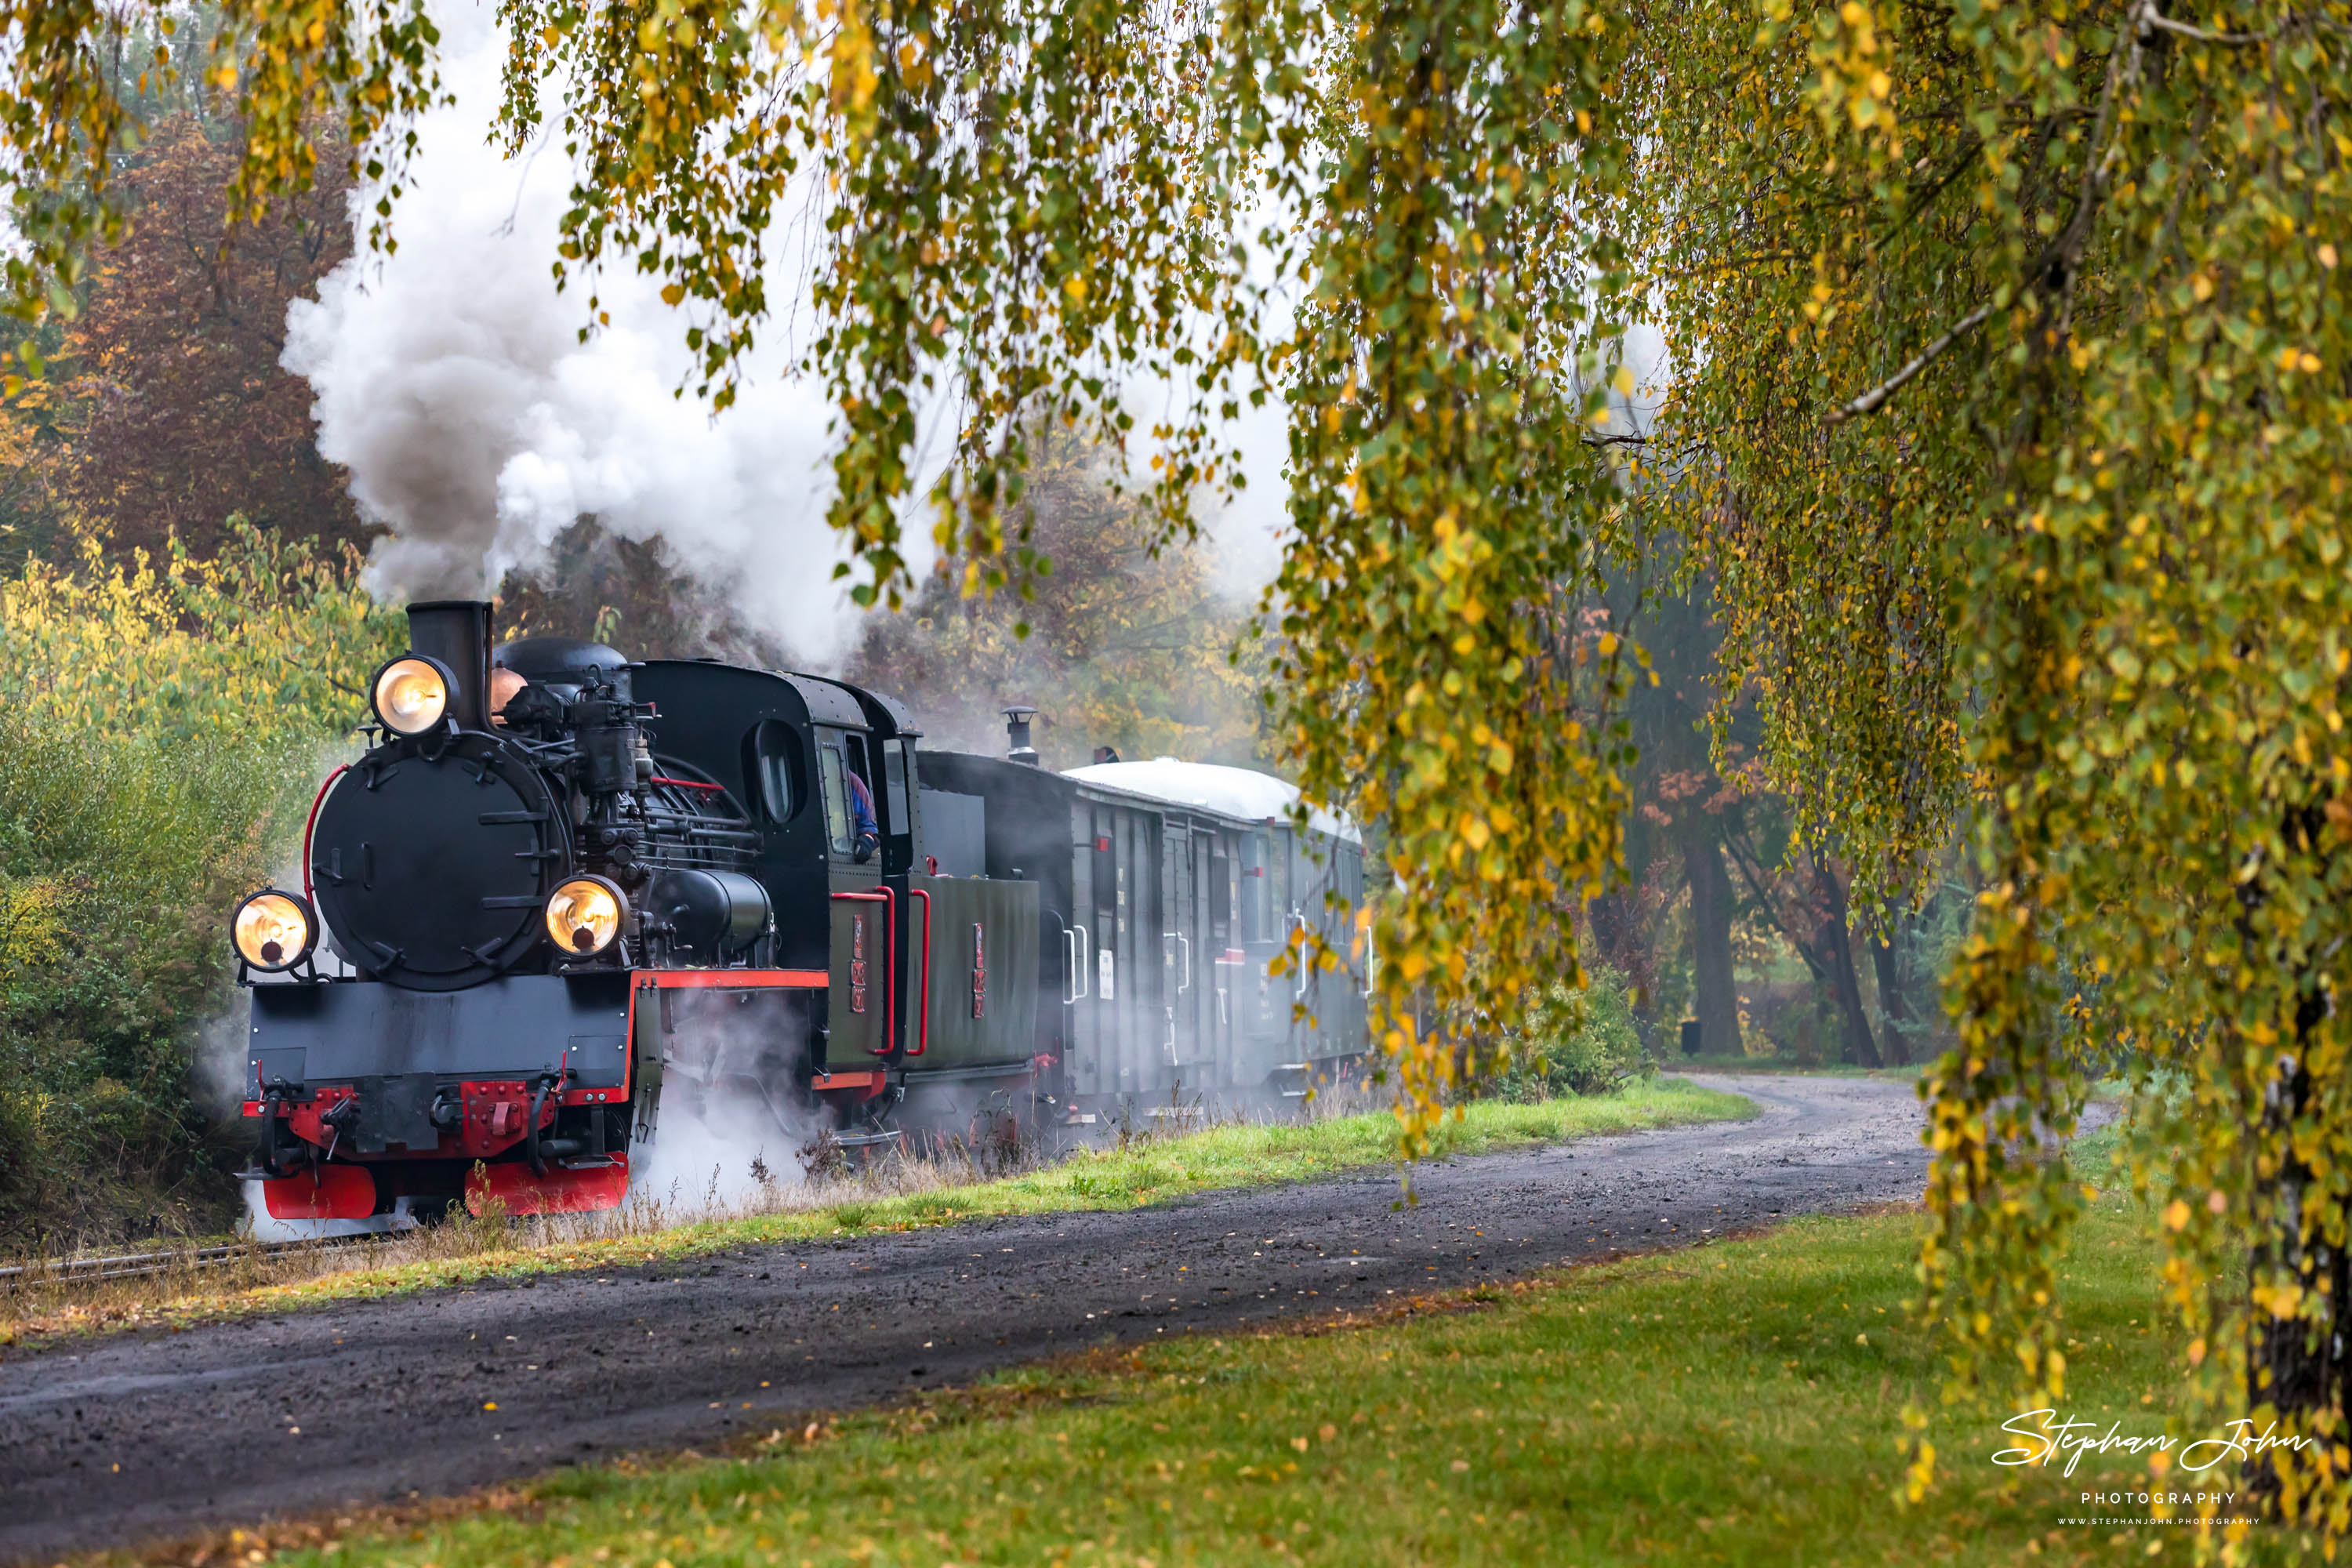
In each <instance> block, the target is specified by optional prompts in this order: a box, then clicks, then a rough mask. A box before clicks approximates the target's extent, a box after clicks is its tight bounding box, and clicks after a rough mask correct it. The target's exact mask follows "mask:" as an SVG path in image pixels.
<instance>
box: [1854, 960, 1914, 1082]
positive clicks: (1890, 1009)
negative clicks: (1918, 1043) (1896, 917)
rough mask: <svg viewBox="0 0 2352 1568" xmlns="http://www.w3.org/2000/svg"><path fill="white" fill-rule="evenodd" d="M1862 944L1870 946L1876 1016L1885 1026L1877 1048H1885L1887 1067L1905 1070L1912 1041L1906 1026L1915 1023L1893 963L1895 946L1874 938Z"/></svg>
mask: <svg viewBox="0 0 2352 1568" xmlns="http://www.w3.org/2000/svg"><path fill="white" fill-rule="evenodd" d="M1897 929H1898V930H1899V929H1900V927H1899V926H1898V927H1897ZM1864 941H1866V942H1869V943H1870V964H1871V967H1872V968H1873V969H1874V970H1875V971H1876V972H1877V974H1878V1012H1879V1016H1881V1017H1882V1018H1884V1019H1885V1023H1886V1032H1885V1035H1884V1036H1883V1037H1881V1039H1880V1040H1879V1044H1880V1045H1881V1046H1882V1047H1885V1051H1886V1059H1887V1061H1888V1062H1889V1063H1891V1064H1893V1065H1894V1066H1896V1067H1903V1066H1906V1065H1908V1064H1909V1062H1910V1060H1911V1040H1910V1035H1909V1031H1908V1029H1907V1027H1906V1026H1908V1025H1910V1024H1911V1023H1912V1022H1913V1021H1914V1019H1913V1016H1912V1011H1911V998H1910V996H1909V995H1908V994H1906V992H1905V991H1904V989H1903V977H1902V974H1901V973H1899V970H1900V967H1901V966H1900V965H1898V964H1897V963H1895V944H1894V942H1890V941H1888V940H1887V939H1886V938H1885V937H1884V936H1880V935H1876V934H1873V935H1871V936H1868V937H1865V938H1864Z"/></svg>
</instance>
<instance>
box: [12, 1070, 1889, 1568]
mask: <svg viewBox="0 0 2352 1568" xmlns="http://www.w3.org/2000/svg"><path fill="white" fill-rule="evenodd" d="M1702 1081H1705V1082H1708V1083H1710V1084H1712V1085H1714V1086H1715V1087H1717V1088H1724V1089H1736V1090H1738V1092H1741V1093H1744V1094H1747V1095H1748V1096H1749V1097H1750V1098H1751V1099H1753V1100H1755V1101H1756V1102H1757V1103H1758V1104H1759V1106H1761V1107H1763V1109H1764V1114H1763V1116H1762V1117H1761V1118H1760V1119H1759V1120H1757V1121H1748V1122H1739V1123H1729V1124H1723V1125H1717V1126H1709V1127H1694V1128H1684V1129H1677V1130H1675V1131H1664V1132H1645V1133H1636V1134H1632V1135H1629V1136H1625V1137H1618V1138H1605V1139H1592V1140H1588V1141H1585V1142H1578V1143H1574V1144H1570V1145H1566V1146H1563V1147H1559V1148H1554V1149H1548V1150H1543V1151H1539V1152H1532V1153H1518V1154H1493V1155H1485V1156H1480V1157H1476V1158H1471V1159H1463V1160H1456V1161H1453V1162H1450V1163H1444V1164H1439V1165H1435V1166H1432V1167H1429V1168H1426V1169H1424V1170H1423V1171H1422V1172H1421V1173H1419V1175H1418V1177H1417V1182H1416V1184H1417V1186H1418V1188H1419V1191H1420V1194H1421V1203H1420V1205H1419V1206H1418V1207H1415V1208H1412V1209H1399V1208H1395V1207H1392V1206H1391V1205H1392V1204H1393V1202H1394V1199H1395V1197H1396V1195H1397V1184H1396V1179H1395V1177H1394V1176H1393V1175H1392V1174H1391V1173H1388V1172H1385V1171H1378V1172H1367V1173H1364V1174H1362V1175H1360V1176H1357V1177H1352V1178H1347V1179H1341V1180H1335V1181H1328V1182H1318V1183H1312V1184H1304V1185H1297V1186H1287V1187H1275V1188H1260V1189H1257V1190H1255V1191H1243V1192H1232V1193H1220V1194H1209V1195H1207V1196H1204V1197H1202V1198H1200V1199H1197V1200H1194V1201H1191V1202H1187V1203H1184V1204H1181V1205H1170V1206H1165V1207H1155V1208H1150V1209H1143V1210H1135V1211H1129V1212H1125V1213H1117V1214H1068V1215H1035V1216H1031V1217H1025V1218H1019V1219H1003V1220H994V1221H988V1222H984V1223H978V1224H973V1225H969V1226H948V1227H943V1228H939V1229H932V1230H923V1231H917V1232H911V1233H906V1234H898V1235H891V1236H884V1237H869V1238H860V1239H858V1240H855V1241H844V1242H840V1243H835V1244H822V1245H809V1244H800V1245H794V1246H789V1247H759V1248H743V1249H739V1250H737V1251H734V1252H730V1253H725V1254H720V1255H716V1256H712V1257H709V1258H697V1259H692V1260H677V1261H674V1262H671V1263H668V1264H663V1265H655V1266H651V1267H647V1268H641V1269H623V1270H617V1271H612V1272H607V1273H603V1274H572V1275H554V1276H543V1277H541V1278H540V1279H537V1280H535V1281H532V1282H529V1283H521V1284H517V1285H513V1286H504V1285H499V1286H490V1287H486V1288H482V1289H462V1290H443V1291H436V1292H432V1293H428V1294H425V1295H422V1296H415V1297H407V1298H402V1299H397V1300H385V1301H374V1302H352V1303H335V1304H329V1305H325V1306H321V1307H319V1308H315V1309H311V1310H303V1311H300V1312H296V1313H290V1314H289V1315H287V1316H284V1317H280V1318H274V1319H248V1320H246V1321H241V1322H232V1323H223V1324H217V1325H213V1326H208V1327H205V1328H200V1329H194V1330H191V1331H187V1332H184V1333H180V1334H163V1335H142V1336H137V1337H132V1336H123V1337H121V1338H116V1339H112V1340H107V1341H100V1342H92V1343H90V1344H89V1345H88V1346H87V1347H86V1348H82V1349H79V1350H58V1351H49V1352H42V1353H37V1354H31V1355H20V1356H18V1357H16V1358H15V1359H12V1360H9V1361H7V1362H5V1363H0V1560H15V1559H31V1558H35V1557H42V1558H51V1557H54V1556H55V1555H57V1554H58V1553H60V1552H67V1551H70V1550H77V1549H81V1548H88V1547H96V1546H107V1545H114V1544H120V1543H124V1542H133V1541H137V1540H140V1539H142V1538H148V1537H153V1536H157V1535H163V1534H169V1533H173V1532H175V1531H182V1530H185V1529H188V1528H190V1527H193V1526H195V1525H198V1524H204V1523H213V1522H228V1521H236V1522H252V1521H257V1520H258V1519H261V1518H263V1517H265V1516H268V1515H269V1514H272V1513H289V1512H296V1511H303V1510H313V1509H319V1508H325V1507H330V1506H332V1505H334V1504H337V1503H340V1502H344V1501H359V1500H381V1499H387V1498H391V1499H397V1498H403V1497H407V1496H411V1495H415V1494H419V1493H426V1494H429V1493H441V1492H452V1491H459V1490H463V1489H467V1488H469V1487H474V1486H478V1485H480V1484H482V1483H484V1482H488V1481H492V1480H499V1479H507V1478H511V1477H515V1476H519V1475H524V1474H528V1473H530V1472H534V1471H541V1470H546V1469H550V1468H555V1467H558V1466H562V1465H567V1464H573V1463H579V1462H583V1461H586V1460H591V1459H594V1458H598V1457H599V1456H601V1455H604V1454H609V1453H611V1452H613V1451H614V1450H616V1449H625V1448H644V1447H677V1446H683V1445H686V1444H688V1443H692V1442H696V1441H698V1440H702V1441H707V1440H709V1439H711V1438H713V1437H716V1436H724V1435H725V1434H727V1433H729V1432H730V1431H735V1430H740V1429H742V1428H744V1427H747V1426H748V1427H755V1428H759V1429H765V1428H767V1427H769V1426H775V1425H779V1424H782V1422H783V1421H784V1420H785V1419H786V1418H787V1417H788V1416H789V1415H791V1414H792V1413H793V1412H799V1411H806V1410H813V1409H839V1408H842V1407H844V1406H849V1405H863V1404H871V1403H874V1402H876V1401H881V1400H887V1399H890V1398H892V1397H893V1396H895V1395H898V1394H902V1393H903V1392H904V1391H906V1390H908V1389H909V1388H912V1387H919V1386H929V1385H932V1384H941V1383H954V1382H963V1381H969V1380H971V1379H973V1378H976V1377H979V1376H981V1375H982V1374H983V1373H987V1372H989V1371H991V1370H992V1369H994V1368H998V1367H1002V1366H1004V1365H1007V1364H1009V1363H1017V1362H1024V1361H1031V1360H1034V1359H1037V1358H1038V1357H1041V1356H1045V1355H1050V1354H1053V1353H1055V1352H1061V1351H1066V1350H1070V1349H1074V1348H1077V1347H1081V1346H1085V1345H1088V1344H1094V1343H1098V1342H1106V1341H1111V1340H1137V1339H1150V1338H1152V1337H1154V1336H1156V1335H1160V1334H1172V1333H1181V1332H1184V1331H1190V1330H1200V1329H1223V1328H1231V1327H1234V1326H1237V1325H1240V1324H1244V1323H1250V1322H1262V1321H1266V1320H1268V1319H1271V1318H1276V1317H1281V1316H1286V1315H1296V1314H1302V1313H1310V1312H1318V1311H1323V1310H1330V1309H1334V1308H1344V1307H1348V1306H1351V1305H1359V1304H1367V1303H1373V1302H1377V1301H1379V1300H1382V1299H1383V1298H1385V1297H1386V1296H1390V1295H1394V1294H1399V1293H1405V1294H1409V1293H1411V1292H1413V1291H1415V1290H1422V1289H1430V1288H1432V1287H1440V1286H1452V1285H1461V1284H1465V1283H1469V1282H1473V1281H1475V1280H1478V1279H1489V1278H1500V1277H1507V1276H1510V1275H1513V1274H1517V1273H1520V1272H1523V1271H1526V1270H1528V1269H1532V1268H1538V1267H1541V1266H1544V1265H1548V1264H1554V1263H1559V1262H1563V1261H1569V1260H1573V1259H1575V1258H1582V1257H1590V1256H1593V1255H1597V1254H1601V1253H1606V1252H1614V1251H1622V1250H1634V1249H1644V1248H1655V1247H1677V1246H1688V1245H1691V1244H1693V1243H1696V1242H1698V1241H1701V1240H1704V1239H1705V1238H1706V1237H1707V1236H1708V1235H1709V1234H1710V1233H1715V1234H1719V1233H1721V1232H1723V1231H1726V1230H1730V1229H1736V1228H1739V1227H1742V1226H1754V1225H1758V1224H1760V1223H1766V1222H1769V1221H1770V1220H1771V1219H1772V1218H1774V1217H1775V1216H1778V1215H1793V1214H1802V1213H1819V1212H1824V1211H1835V1210H1841V1209H1849V1208H1853V1207H1856V1206H1859V1205H1866V1204H1872V1203H1878V1202H1884V1201H1886V1200H1890V1199H1907V1198H1915V1197H1916V1196H1917V1195H1918V1194H1919V1190H1920V1186H1921V1184H1922V1180H1923V1177H1924V1174H1925V1172H1926V1168H1927V1155H1926V1152H1925V1151H1924V1150H1923V1149H1922V1148H1921V1147H1920V1145H1919V1142H1918V1131H1919V1126H1920V1112H1919V1105H1918V1101H1917V1100H1916V1097H1915V1095H1914V1091H1913V1090H1912V1088H1911V1086H1910V1085H1909V1084H1907V1083H1895V1082H1885V1081H1879V1080H1871V1079H1798V1078H1785V1077H1766V1076H1762V1075H1758V1076H1753V1077H1741V1078H1738V1079H1703V1080H1702ZM492 1403H495V1404H496V1405H497V1407H498V1408H497V1409H496V1410H494V1411H493V1410H490V1409H488V1408H487V1406H488V1405H490V1404H492ZM117 1467H120V1468H117Z"/></svg>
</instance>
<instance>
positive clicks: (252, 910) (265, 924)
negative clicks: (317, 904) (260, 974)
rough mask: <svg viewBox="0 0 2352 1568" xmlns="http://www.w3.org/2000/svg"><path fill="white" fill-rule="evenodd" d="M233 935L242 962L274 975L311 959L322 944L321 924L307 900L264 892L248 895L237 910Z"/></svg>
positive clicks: (278, 893)
mask: <svg viewBox="0 0 2352 1568" xmlns="http://www.w3.org/2000/svg"><path fill="white" fill-rule="evenodd" d="M230 932H231V940H232V941H234V942H236V955H237V956H238V957H239V958H242V959H243V960H245V962H246V963H248V964H251V965H252V966H253V967H254V968H256V969H261V970H267V971H268V972H269V973H273V974H275V973H278V972H279V971H281V970H287V969H291V968H293V967H294V966H295V965H296V964H298V963H301V962H302V961H303V960H304V959H306V958H308V957H310V949H311V947H312V946H313V945H314V944H316V943H317V942H318V940H319V921H318V919H317V917H316V916H314V915H312V914H311V912H310V904H309V903H308V902H307V901H306V900H302V899H300V898H299V897H297V896H296V895H294V894H292V893H281V892H279V891H278V889H275V888H264V889H261V891H259V892H257V893H248V894H247V895H246V900H245V902H243V903H241V904H239V905H237V906H236V918H235V919H234V921H231V923H230Z"/></svg>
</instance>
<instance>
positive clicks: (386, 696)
mask: <svg viewBox="0 0 2352 1568" xmlns="http://www.w3.org/2000/svg"><path fill="white" fill-rule="evenodd" d="M456 688H457V679H456V677H454V676H452V675H451V674H450V673H449V667H448V666H447V665H446V664H443V663H442V662H441V661H440V660H439V659H437V658H427V657H425V655H424V654H421V653H404V654H402V655H401V656H400V657H399V658H395V659H394V660H393V661H392V662H391V663H390V664H387V665H385V666H384V667H383V668H382V669H379V670H377V671H376V672H375V679H374V681H373V683H372V684H371V685H370V687H369V690H370V692H371V701H372V705H373V707H374V709H375V716H376V718H377V719H379V720H381V721H383V727H384V728H385V729H387V730H389V731H392V732H393V733H394V734H395V735H422V734H424V733H425V731H428V730H433V729H436V728H437V727H438V726H439V725H440V723H441V721H442V720H444V719H446V718H447V717H448V714H449V694H450V692H451V691H452V690H454V689H456Z"/></svg>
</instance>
